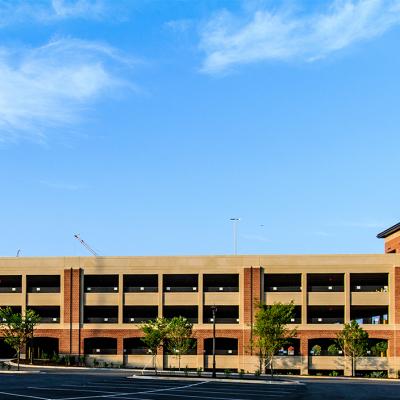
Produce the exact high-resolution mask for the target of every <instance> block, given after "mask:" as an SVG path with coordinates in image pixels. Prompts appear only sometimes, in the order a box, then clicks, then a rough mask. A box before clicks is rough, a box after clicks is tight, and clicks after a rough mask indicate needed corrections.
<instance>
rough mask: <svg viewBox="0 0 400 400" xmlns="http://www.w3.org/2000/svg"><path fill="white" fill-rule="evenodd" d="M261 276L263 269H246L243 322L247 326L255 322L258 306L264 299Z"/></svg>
mask: <svg viewBox="0 0 400 400" xmlns="http://www.w3.org/2000/svg"><path fill="white" fill-rule="evenodd" d="M261 276H262V273H261V267H249V268H245V269H244V292H243V296H244V301H243V322H244V323H245V324H251V323H252V322H254V315H255V313H256V311H257V304H258V303H259V302H260V301H261V299H262V293H261V287H262V285H261Z"/></svg>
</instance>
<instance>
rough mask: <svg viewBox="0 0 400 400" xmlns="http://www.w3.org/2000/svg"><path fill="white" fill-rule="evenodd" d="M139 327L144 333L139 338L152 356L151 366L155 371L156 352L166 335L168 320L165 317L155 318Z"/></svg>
mask: <svg viewBox="0 0 400 400" xmlns="http://www.w3.org/2000/svg"><path fill="white" fill-rule="evenodd" d="M140 329H141V330H142V332H143V334H144V337H143V338H141V340H142V342H143V343H144V344H145V346H146V347H147V348H148V350H149V351H150V352H151V354H152V356H153V367H154V371H155V372H156V373H157V354H158V350H159V349H160V347H161V346H162V345H163V344H164V340H165V338H166V336H167V330H168V321H167V320H166V319H165V318H157V319H155V320H153V321H148V322H144V323H142V324H141V326H140Z"/></svg>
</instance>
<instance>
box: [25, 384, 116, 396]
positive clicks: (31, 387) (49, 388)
mask: <svg viewBox="0 0 400 400" xmlns="http://www.w3.org/2000/svg"><path fill="white" fill-rule="evenodd" d="M75 387H76V385H75ZM28 389H36V390H58V391H62V392H92V393H103V394H116V393H120V392H109V391H107V390H91V389H72V388H68V389H67V388H66V389H61V388H54V387H40V386H29V387H28Z"/></svg>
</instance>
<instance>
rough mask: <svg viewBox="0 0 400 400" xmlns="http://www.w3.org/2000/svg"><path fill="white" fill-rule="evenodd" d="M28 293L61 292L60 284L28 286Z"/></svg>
mask: <svg viewBox="0 0 400 400" xmlns="http://www.w3.org/2000/svg"><path fill="white" fill-rule="evenodd" d="M28 293H60V286H28Z"/></svg>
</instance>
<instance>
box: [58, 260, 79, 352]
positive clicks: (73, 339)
mask: <svg viewBox="0 0 400 400" xmlns="http://www.w3.org/2000/svg"><path fill="white" fill-rule="evenodd" d="M80 287H81V273H80V269H70V268H69V269H65V270H64V287H63V292H64V324H65V326H66V329H65V330H64V331H63V334H62V335H61V337H60V353H63V354H74V355H76V354H79V323H80ZM81 353H83V348H82V347H81Z"/></svg>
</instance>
